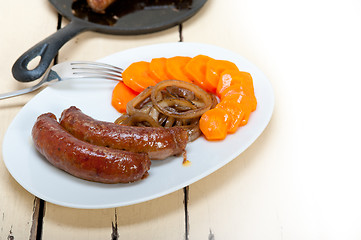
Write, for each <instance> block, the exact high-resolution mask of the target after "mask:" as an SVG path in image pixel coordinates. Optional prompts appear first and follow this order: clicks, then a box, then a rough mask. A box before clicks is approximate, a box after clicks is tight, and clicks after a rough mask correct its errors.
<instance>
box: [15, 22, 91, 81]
mask: <svg viewBox="0 0 361 240" xmlns="http://www.w3.org/2000/svg"><path fill="white" fill-rule="evenodd" d="M88 29H89V27H88V25H87V24H85V23H82V22H79V21H77V20H73V21H71V22H70V23H69V24H68V25H66V26H65V27H64V28H62V29H60V30H58V31H57V32H55V33H53V34H52V35H50V36H49V37H47V38H46V39H44V40H43V41H41V42H39V43H38V44H36V45H35V46H34V47H32V48H30V49H29V50H28V51H26V52H25V53H24V54H23V55H21V56H20V57H19V58H18V60H16V62H15V63H14V65H13V67H12V73H13V76H14V78H15V79H16V80H18V81H19V82H31V81H34V80H36V79H39V78H40V77H41V76H42V75H43V74H44V73H45V72H46V70H47V69H48V67H49V65H50V63H51V61H52V60H53V59H54V57H55V56H56V54H57V53H58V51H59V49H60V48H61V47H62V46H63V45H64V44H65V43H66V42H68V41H69V40H70V39H71V38H73V37H75V36H76V35H78V34H79V33H81V32H83V31H85V30H88ZM38 56H40V57H41V58H40V62H39V63H38V65H37V66H36V67H35V68H33V69H28V64H29V62H30V61H31V60H33V59H35V58H36V57H38Z"/></svg>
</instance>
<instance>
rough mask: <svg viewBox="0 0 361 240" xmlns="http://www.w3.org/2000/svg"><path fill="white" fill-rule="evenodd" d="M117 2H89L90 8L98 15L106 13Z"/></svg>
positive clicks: (106, 0) (104, 0) (91, 0)
mask: <svg viewBox="0 0 361 240" xmlns="http://www.w3.org/2000/svg"><path fill="white" fill-rule="evenodd" d="M115 1H116V0H87V3H88V5H89V6H90V8H91V9H92V10H93V11H94V12H97V13H104V11H105V9H107V7H109V5H110V4H112V3H113V2H115Z"/></svg>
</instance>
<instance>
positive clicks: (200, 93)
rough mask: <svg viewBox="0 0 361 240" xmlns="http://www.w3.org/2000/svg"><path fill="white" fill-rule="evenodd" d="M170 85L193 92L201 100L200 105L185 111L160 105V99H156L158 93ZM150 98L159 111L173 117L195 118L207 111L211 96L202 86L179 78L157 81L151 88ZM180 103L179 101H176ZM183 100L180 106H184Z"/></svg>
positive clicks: (210, 104) (210, 103)
mask: <svg viewBox="0 0 361 240" xmlns="http://www.w3.org/2000/svg"><path fill="white" fill-rule="evenodd" d="M170 86H177V87H179V88H183V89H186V90H189V91H191V92H193V93H194V96H195V97H196V98H197V99H199V101H200V102H202V103H203V104H202V106H200V107H198V108H192V109H190V110H186V111H174V108H172V110H171V109H170V108H169V105H166V106H162V104H160V103H161V102H162V101H159V100H157V98H159V93H161V91H162V90H164V89H165V88H167V87H170ZM151 100H152V102H153V105H154V107H155V108H156V109H157V110H158V111H159V112H161V113H163V114H165V115H167V116H170V117H175V118H196V117H200V116H201V115H202V114H203V113H205V112H206V111H208V110H209V109H210V108H211V106H212V98H211V96H210V95H209V94H208V93H207V92H206V91H204V90H203V89H202V88H200V87H198V86H197V85H195V84H192V83H189V82H185V81H180V80H165V81H161V82H159V83H158V84H157V85H155V86H154V87H153V89H152V93H151ZM178 103H180V102H178ZM185 105H186V104H185V102H183V104H181V106H185Z"/></svg>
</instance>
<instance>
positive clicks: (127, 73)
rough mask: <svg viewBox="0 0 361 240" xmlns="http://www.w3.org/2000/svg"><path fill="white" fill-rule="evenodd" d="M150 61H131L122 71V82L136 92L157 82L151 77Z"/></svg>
mask: <svg viewBox="0 0 361 240" xmlns="http://www.w3.org/2000/svg"><path fill="white" fill-rule="evenodd" d="M149 65H150V63H149V62H145V61H139V62H134V63H132V64H131V65H130V66H129V67H127V68H126V69H125V70H124V72H123V73H122V78H123V82H124V83H125V85H127V86H128V87H130V88H131V89H133V90H134V91H136V92H142V91H143V90H144V89H146V88H147V87H149V86H154V85H155V84H157V82H156V81H155V80H154V79H153V78H152V76H151V73H150V68H149Z"/></svg>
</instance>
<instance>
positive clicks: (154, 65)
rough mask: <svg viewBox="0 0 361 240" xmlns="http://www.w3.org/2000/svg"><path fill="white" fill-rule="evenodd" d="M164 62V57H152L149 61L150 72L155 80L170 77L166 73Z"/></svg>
mask: <svg viewBox="0 0 361 240" xmlns="http://www.w3.org/2000/svg"><path fill="white" fill-rule="evenodd" d="M166 62H167V59H166V58H165V57H161V58H153V59H152V60H151V61H150V65H149V68H150V72H151V75H152V77H153V78H154V79H155V80H156V81H157V82H160V81H163V80H168V79H171V77H170V76H169V75H168V74H167V68H166Z"/></svg>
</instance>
